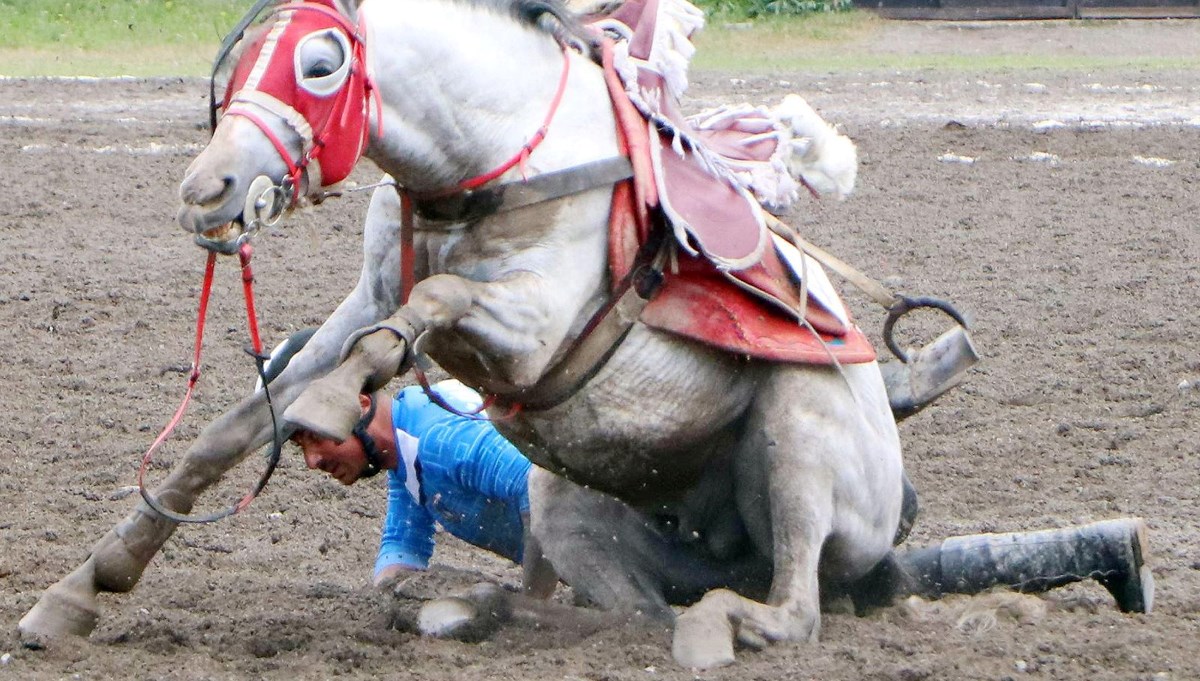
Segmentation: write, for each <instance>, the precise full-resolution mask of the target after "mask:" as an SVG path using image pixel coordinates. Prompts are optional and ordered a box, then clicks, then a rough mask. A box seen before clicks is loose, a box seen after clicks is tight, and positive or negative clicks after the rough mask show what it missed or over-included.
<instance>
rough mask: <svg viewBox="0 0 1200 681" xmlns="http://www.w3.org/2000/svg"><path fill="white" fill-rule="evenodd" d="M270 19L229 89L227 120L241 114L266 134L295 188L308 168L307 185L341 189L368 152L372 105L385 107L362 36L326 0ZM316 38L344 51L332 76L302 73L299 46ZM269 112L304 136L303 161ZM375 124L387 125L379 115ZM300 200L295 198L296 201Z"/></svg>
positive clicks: (299, 2) (279, 11)
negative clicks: (281, 135) (277, 129)
mask: <svg viewBox="0 0 1200 681" xmlns="http://www.w3.org/2000/svg"><path fill="white" fill-rule="evenodd" d="M271 16H274V17H275V20H274V23H272V24H271V25H270V27H269V29H268V30H267V31H266V32H264V33H263V34H262V35H261V36H260V37H259V38H258V39H257V40H256V41H255V42H254V43H253V44H251V45H250V47H249V48H248V49H247V51H246V52H245V54H243V56H242V58H241V59H240V60H239V61H238V64H237V66H236V68H235V69H234V73H233V78H232V79H231V80H230V82H229V86H228V88H227V89H226V91H225V102H224V110H225V115H229V116H241V117H242V118H245V119H247V120H249V121H250V122H252V123H254V125H255V126H257V127H258V128H259V130H261V131H262V132H263V134H264V135H266V136H267V139H269V140H270V141H271V143H272V144H273V145H274V146H275V150H276V151H277V152H278V153H279V156H280V158H282V159H283V162H284V163H285V164H286V165H287V167H288V178H289V179H290V180H291V184H292V186H293V187H294V188H299V187H300V180H301V176H302V175H303V173H304V172H305V171H306V170H307V171H308V173H309V182H310V185H316V186H320V187H328V186H331V185H334V184H337V183H338V182H341V181H342V180H344V179H346V177H347V176H348V175H349V174H350V171H351V170H353V169H354V165H355V164H356V163H358V160H359V159H360V158H362V155H363V152H364V151H365V149H366V144H367V139H368V133H369V126H368V122H369V120H370V116H369V111H368V104H369V102H370V101H371V100H372V99H374V101H375V106H376V111H377V112H378V111H380V109H381V106H382V105H381V103H380V101H379V93H378V91H377V90H376V89H375V88H374V86H373V85H372V83H371V80H370V78H369V77H368V75H367V71H366V48H365V45H364V43H363V38H362V36H361V34H360V32H359V30H358V28H357V27H355V26H354V25H353V24H351V23H350V22H349V20H347V19H346V18H345V17H344V16H342V15H341V14H340V13H339V12H338V11H337V10H336V9H334V8H333V7H332V5H329V4H325V3H324V2H317V1H312V0H294V1H293V2H290V3H287V4H285V5H281V6H279V7H277V8H276V9H274V10H272V13H271ZM318 35H320V36H325V37H330V38H332V39H334V40H335V41H336V42H337V43H338V44H339V45H340V46H342V48H343V51H344V54H343V55H342V57H343V61H342V64H341V65H340V68H338V69H336V70H335V71H334V72H333V73H331V74H328V75H325V76H317V77H306V76H305V74H303V73H300V72H298V69H297V67H298V65H299V64H298V62H299V58H300V48H302V47H303V45H304V42H305V41H306V40H307V39H309V38H310V37H313V36H318ZM264 114H268V115H271V116H274V117H276V118H279V119H282V120H283V121H284V122H285V123H286V124H287V125H288V127H290V128H291V129H292V130H293V131H294V132H295V133H296V134H297V135H298V136H299V137H300V140H301V152H300V158H299V159H294V158H293V156H292V154H291V152H290V151H289V150H288V148H287V145H285V144H284V142H283V140H281V139H279V136H278V135H276V134H275V132H274V131H273V130H272V129H271V126H270V125H268V124H267V119H265V118H264ZM378 119H379V122H380V123H379V124H380V125H381V126H382V116H379V117H378ZM380 132H382V131H380ZM314 175H315V177H314ZM297 195H298V192H294V193H293V199H292V200H293V202H294V201H295V197H296V196H297Z"/></svg>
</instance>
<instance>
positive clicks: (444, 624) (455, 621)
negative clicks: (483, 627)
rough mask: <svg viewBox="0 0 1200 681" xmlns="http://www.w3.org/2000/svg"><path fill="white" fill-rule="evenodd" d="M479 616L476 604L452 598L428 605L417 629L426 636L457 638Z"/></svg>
mask: <svg viewBox="0 0 1200 681" xmlns="http://www.w3.org/2000/svg"><path fill="white" fill-rule="evenodd" d="M478 616H479V613H478V611H477V610H476V609H475V604H474V603H471V602H470V601H468V600H467V599H465V598H458V597H454V596H450V597H447V598H439V599H437V600H434V601H430V602H429V603H426V604H425V605H424V606H423V607H422V608H421V614H420V615H418V616H417V629H418V630H419V631H420V632H421V634H422V635H424V636H434V637H437V638H455V636H456V634H457V633H458V632H460V631H462V630H463V629H464V628H465V627H467V626H468V625H470V624H471V623H472V622H474V621H475V619H476V618H477V617H478Z"/></svg>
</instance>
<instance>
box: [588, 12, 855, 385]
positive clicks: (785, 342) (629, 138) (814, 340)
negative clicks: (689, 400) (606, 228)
mask: <svg viewBox="0 0 1200 681" xmlns="http://www.w3.org/2000/svg"><path fill="white" fill-rule="evenodd" d="M588 23H589V24H591V25H592V26H594V27H596V28H598V29H600V30H602V31H603V32H604V33H605V35H606V38H605V40H604V41H603V43H602V44H603V66H604V69H605V78H606V81H607V83H608V86H609V93H610V96H611V98H612V105H613V109H614V112H615V113H616V119H617V122H618V128H619V132H620V135H619V136H620V137H621V140H622V145H623V149H622V151H623V152H625V153H628V155H629V158H630V161H631V165H632V166H633V170H634V176H633V178H632V179H630V180H626V181H623V182H621V183H619V184H618V185H617V188H616V191H615V192H614V195H613V210H612V217H611V218H610V240H609V266H610V273H611V275H612V281H614V282H619V281H622V280H623V279H624V278H625V277H626V276H627V275H628V274H629V272H630V270H631V269H633V268H634V267H635V266H636V262H637V254H638V252H639V249H641V248H642V246H643V244H644V243H645V242H646V241H647V240H648V239H649V238H650V234H651V231H652V229H653V228H654V227H653V225H655V224H659V225H663V226H664V227H665V228H667V229H668V230H669V232H670V234H671V235H672V236H673V238H674V241H675V244H676V245H677V246H678V248H677V249H676V251H675V258H674V260H673V262H672V263H671V266H670V267H669V268H667V271H666V272H665V273H664V278H663V282H662V284H661V286H660V288H659V290H658V292H657V294H656V295H655V297H654V298H652V299H651V300H650V302H649V303H648V304H647V305H646V307H645V308H644V309H643V311H642V313H641V315H640V319H641V321H642V322H643V323H645V324H647V325H649V326H651V327H654V328H657V329H660V330H663V331H667V332H670V333H674V334H678V335H681V336H685V337H688V338H691V339H694V340H697V341H700V342H703V343H706V344H708V345H712V346H715V347H719V348H722V349H724V350H726V351H730V352H734V353H737V354H742V355H746V356H750V357H756V358H760V359H766V360H772V361H781V362H798V363H805V364H831V363H833V362H835V361H836V362H838V363H842V364H856V363H863V362H870V361H873V360H874V359H875V351H874V348H872V346H871V344H870V342H869V341H868V340H867V338H866V336H865V335H864V334H863V333H862V331H861V330H859V329H858V327H857V326H855V325H854V323H853V321H852V320H851V317H850V314H849V312H848V311H847V309H846V307H845V305H844V304H843V303H842V301H841V298H840V297H839V296H838V294H837V292H836V290H835V289H834V288H833V286H832V284H831V283H830V281H829V279H828V278H827V277H826V275H825V273H824V271H823V269H822V267H821V266H820V264H819V263H817V262H816V261H815V260H813V259H812V258H810V257H809V256H807V255H805V254H804V253H803V252H801V251H800V250H799V249H797V248H796V247H794V246H793V245H792V244H791V243H789V242H788V241H786V240H784V239H782V238H780V237H779V236H778V235H776V234H774V233H772V232H771V231H770V230H768V228H767V225H766V223H765V220H764V216H763V210H764V206H769V207H771V208H772V209H773V210H779V209H786V208H787V207H789V206H790V205H791V204H792V203H793V202H794V201H795V200H796V198H797V197H798V195H799V189H800V188H801V187H802V186H803V185H804V182H803V180H799V181H798V180H797V179H796V178H794V177H793V176H792V175H791V173H790V172H789V171H788V167H787V164H786V163H785V157H786V156H787V155H788V154H789V153H791V152H792V151H793V148H792V147H788V146H786V145H788V143H789V142H790V138H791V137H792V134H793V132H792V130H790V129H788V128H787V127H786V126H785V125H783V124H782V123H780V122H779V121H778V120H776V119H773V118H772V117H771V116H769V115H768V114H767V112H766V111H765V110H763V109H756V108H751V107H739V108H734V109H730V108H725V109H720V110H717V111H716V112H709V113H707V114H703V115H702V116H700V117H697V118H694V119H688V118H685V117H684V116H683V115H682V113H681V112H680V109H679V106H678V101H679V96H680V95H681V94H682V92H683V90H684V89H686V86H687V81H686V78H687V76H686V69H687V62H688V60H689V59H690V57H691V54H692V52H693V51H694V48H693V47H692V45H691V42H690V36H691V34H692V33H693V32H694V31H695V30H696V29H698V28H699V27H700V26H701V25H702V24H703V15H702V14H701V13H700V11H699V10H698V9H696V8H695V7H693V6H692V5H690V4H689V3H687V2H682V1H680V0H627V1H626V2H625V3H624V4H622V5H621V6H620V7H618V8H617V9H616V10H615V11H613V12H612V13H611V14H608V15H605V16H603V17H591V18H590V19H589V21H588Z"/></svg>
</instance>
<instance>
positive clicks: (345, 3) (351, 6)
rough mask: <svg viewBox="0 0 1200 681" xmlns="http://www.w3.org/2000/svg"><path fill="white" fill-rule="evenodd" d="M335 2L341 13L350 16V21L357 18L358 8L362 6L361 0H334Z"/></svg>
mask: <svg viewBox="0 0 1200 681" xmlns="http://www.w3.org/2000/svg"><path fill="white" fill-rule="evenodd" d="M335 2H336V4H337V6H338V9H340V10H341V11H342V14H345V15H346V16H348V17H350V19H351V20H352V21H357V20H358V8H359V7H361V6H362V4H363V0H335Z"/></svg>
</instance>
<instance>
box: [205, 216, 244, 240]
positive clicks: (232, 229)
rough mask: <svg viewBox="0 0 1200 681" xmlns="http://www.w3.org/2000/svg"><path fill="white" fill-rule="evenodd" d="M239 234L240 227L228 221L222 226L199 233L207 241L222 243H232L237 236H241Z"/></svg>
mask: <svg viewBox="0 0 1200 681" xmlns="http://www.w3.org/2000/svg"><path fill="white" fill-rule="evenodd" d="M241 232H242V229H241V225H239V224H237V223H236V222H235V221H230V222H226V223H225V224H223V225H218V226H216V227H213V228H212V229H206V230H204V231H203V232H200V236H202V237H204V238H205V239H208V240H209V241H216V242H224V241H233V240H234V239H236V238H237V237H238V235H239V234H241Z"/></svg>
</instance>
